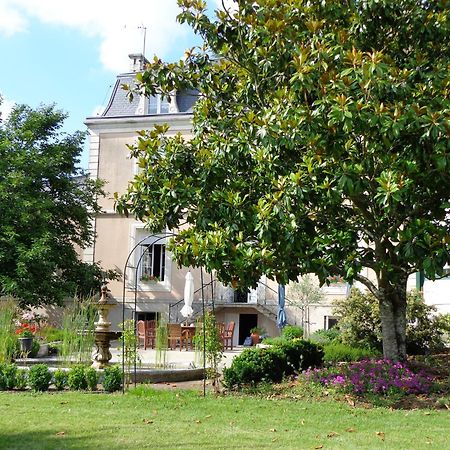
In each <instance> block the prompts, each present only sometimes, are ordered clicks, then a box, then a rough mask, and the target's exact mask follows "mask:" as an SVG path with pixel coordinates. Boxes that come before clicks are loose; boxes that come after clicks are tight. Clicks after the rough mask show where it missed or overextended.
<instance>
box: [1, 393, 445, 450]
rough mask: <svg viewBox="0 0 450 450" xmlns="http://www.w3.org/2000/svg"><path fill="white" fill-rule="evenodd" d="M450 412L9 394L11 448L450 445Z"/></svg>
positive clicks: (4, 414) (6, 426)
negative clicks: (449, 414)
mask: <svg viewBox="0 0 450 450" xmlns="http://www.w3.org/2000/svg"><path fill="white" fill-rule="evenodd" d="M448 420H449V416H448V411H432V410H421V411H418V410H416V411H391V410H389V409H383V408H373V409H357V408H352V407H350V406H349V405H346V404H343V403H336V402H331V401H321V402H307V401H295V400H287V399H270V398H256V397H248V396H236V397H233V396H226V397H217V398H216V397H214V396H213V395H212V394H210V395H209V396H207V397H206V398H202V397H201V396H200V394H199V393H198V392H194V391H156V390H152V389H145V388H138V389H137V390H136V391H134V392H133V391H131V392H129V393H127V394H126V395H124V396H122V395H121V394H113V395H111V394H109V395H108V394H89V393H76V392H66V393H44V394H32V393H15V392H14V393H7V392H1V393H0V448H2V449H4V448H6V449H16V448H17V449H24V448H27V449H52V448H64V449H71V448H76V449H84V448H86V449H88V448H89V449H92V448H97V449H103V448H107V449H125V448H126V449H130V448H156V449H177V448H183V449H199V448H203V449H238V448H239V449H264V448H273V449H279V448H288V449H315V448H322V447H320V446H321V445H322V446H323V449H358V450H359V449H395V450H401V449H411V448H413V447H414V448H417V449H421V448H427V449H444V448H448V434H447V431H448Z"/></svg>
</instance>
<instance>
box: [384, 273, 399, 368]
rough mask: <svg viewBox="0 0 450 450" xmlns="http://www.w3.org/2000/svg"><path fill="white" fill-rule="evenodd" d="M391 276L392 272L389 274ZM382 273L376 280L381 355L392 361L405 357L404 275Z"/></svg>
mask: <svg viewBox="0 0 450 450" xmlns="http://www.w3.org/2000/svg"><path fill="white" fill-rule="evenodd" d="M390 276H391V277H392V274H390ZM388 277H389V275H387V274H382V275H381V276H380V278H379V280H378V283H379V284H378V299H379V302H380V318H381V330H382V335H383V355H384V357H385V358H388V359H392V360H394V361H397V360H404V359H405V358H406V277H404V276H401V277H392V278H391V279H394V280H398V282H397V283H395V285H393V284H391V283H390V282H389V281H388Z"/></svg>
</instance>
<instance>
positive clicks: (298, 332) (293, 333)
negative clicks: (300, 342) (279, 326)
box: [281, 325, 303, 340]
mask: <svg viewBox="0 0 450 450" xmlns="http://www.w3.org/2000/svg"><path fill="white" fill-rule="evenodd" d="M281 336H283V337H284V338H285V339H287V340H292V339H302V338H303V328H302V327H298V326H295V325H286V326H285V327H284V328H283V330H282V331H281Z"/></svg>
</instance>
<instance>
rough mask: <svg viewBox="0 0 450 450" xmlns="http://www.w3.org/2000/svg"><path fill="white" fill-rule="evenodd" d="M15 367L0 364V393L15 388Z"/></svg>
mask: <svg viewBox="0 0 450 450" xmlns="http://www.w3.org/2000/svg"><path fill="white" fill-rule="evenodd" d="M16 376H17V366H16V365H15V364H5V363H3V364H0V391H3V390H7V389H14V388H15V387H16Z"/></svg>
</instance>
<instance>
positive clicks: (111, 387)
mask: <svg viewBox="0 0 450 450" xmlns="http://www.w3.org/2000/svg"><path fill="white" fill-rule="evenodd" d="M121 387H122V369H121V368H120V367H119V366H110V367H106V368H105V372H104V376H103V389H104V390H105V391H107V392H115V391H118V390H119V389H120V388H121Z"/></svg>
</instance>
